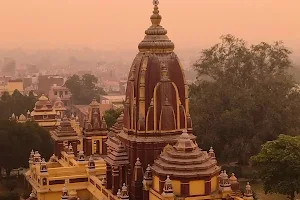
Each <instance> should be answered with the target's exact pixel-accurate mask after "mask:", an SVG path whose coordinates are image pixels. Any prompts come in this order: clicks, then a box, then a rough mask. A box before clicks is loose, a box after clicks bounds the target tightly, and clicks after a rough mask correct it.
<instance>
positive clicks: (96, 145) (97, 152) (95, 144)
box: [94, 140, 101, 155]
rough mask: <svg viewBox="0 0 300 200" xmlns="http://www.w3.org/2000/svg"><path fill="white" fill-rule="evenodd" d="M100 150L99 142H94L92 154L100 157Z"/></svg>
mask: <svg viewBox="0 0 300 200" xmlns="http://www.w3.org/2000/svg"><path fill="white" fill-rule="evenodd" d="M100 148H101V145H100V141H99V140H95V141H94V154H98V155H100V154H101V150H100Z"/></svg>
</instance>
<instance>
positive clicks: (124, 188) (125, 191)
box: [120, 183, 129, 200]
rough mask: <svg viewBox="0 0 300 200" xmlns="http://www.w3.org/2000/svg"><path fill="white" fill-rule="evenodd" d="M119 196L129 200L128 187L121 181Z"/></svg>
mask: <svg viewBox="0 0 300 200" xmlns="http://www.w3.org/2000/svg"><path fill="white" fill-rule="evenodd" d="M120 198H121V199H122V200H129V194H128V189H127V186H126V184H125V183H123V186H122V190H121V195H120Z"/></svg>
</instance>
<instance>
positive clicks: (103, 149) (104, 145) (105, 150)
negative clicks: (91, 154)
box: [102, 138, 107, 155]
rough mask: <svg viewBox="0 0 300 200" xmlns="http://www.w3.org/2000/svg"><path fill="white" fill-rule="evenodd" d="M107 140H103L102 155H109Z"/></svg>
mask: <svg viewBox="0 0 300 200" xmlns="http://www.w3.org/2000/svg"><path fill="white" fill-rule="evenodd" d="M106 141H107V138H105V139H104V138H103V139H102V155H107V144H106Z"/></svg>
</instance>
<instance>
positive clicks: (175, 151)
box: [152, 131, 221, 179]
mask: <svg viewBox="0 0 300 200" xmlns="http://www.w3.org/2000/svg"><path fill="white" fill-rule="evenodd" d="M152 170H153V173H155V174H158V175H163V176H165V175H171V176H172V178H174V177H175V178H188V179H194V178H195V179H199V177H208V176H209V177H211V176H214V175H216V174H219V172H220V171H221V168H220V167H219V166H217V161H216V159H215V158H212V157H211V156H209V154H208V153H207V152H206V151H202V150H201V149H200V148H199V147H198V145H197V143H195V142H193V141H192V140H191V138H190V135H189V134H188V133H187V132H186V131H184V132H183V133H182V135H181V136H180V137H179V139H178V141H177V143H176V144H175V145H174V146H171V145H167V146H166V147H165V149H164V151H163V152H162V153H161V155H160V156H159V158H158V159H157V160H155V162H154V165H153V167H152Z"/></svg>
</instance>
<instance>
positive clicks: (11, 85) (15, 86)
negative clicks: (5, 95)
mask: <svg viewBox="0 0 300 200" xmlns="http://www.w3.org/2000/svg"><path fill="white" fill-rule="evenodd" d="M7 90H8V92H9V94H12V93H13V92H14V91H15V90H19V92H21V93H23V92H24V85H23V81H20V82H8V83H7Z"/></svg>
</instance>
